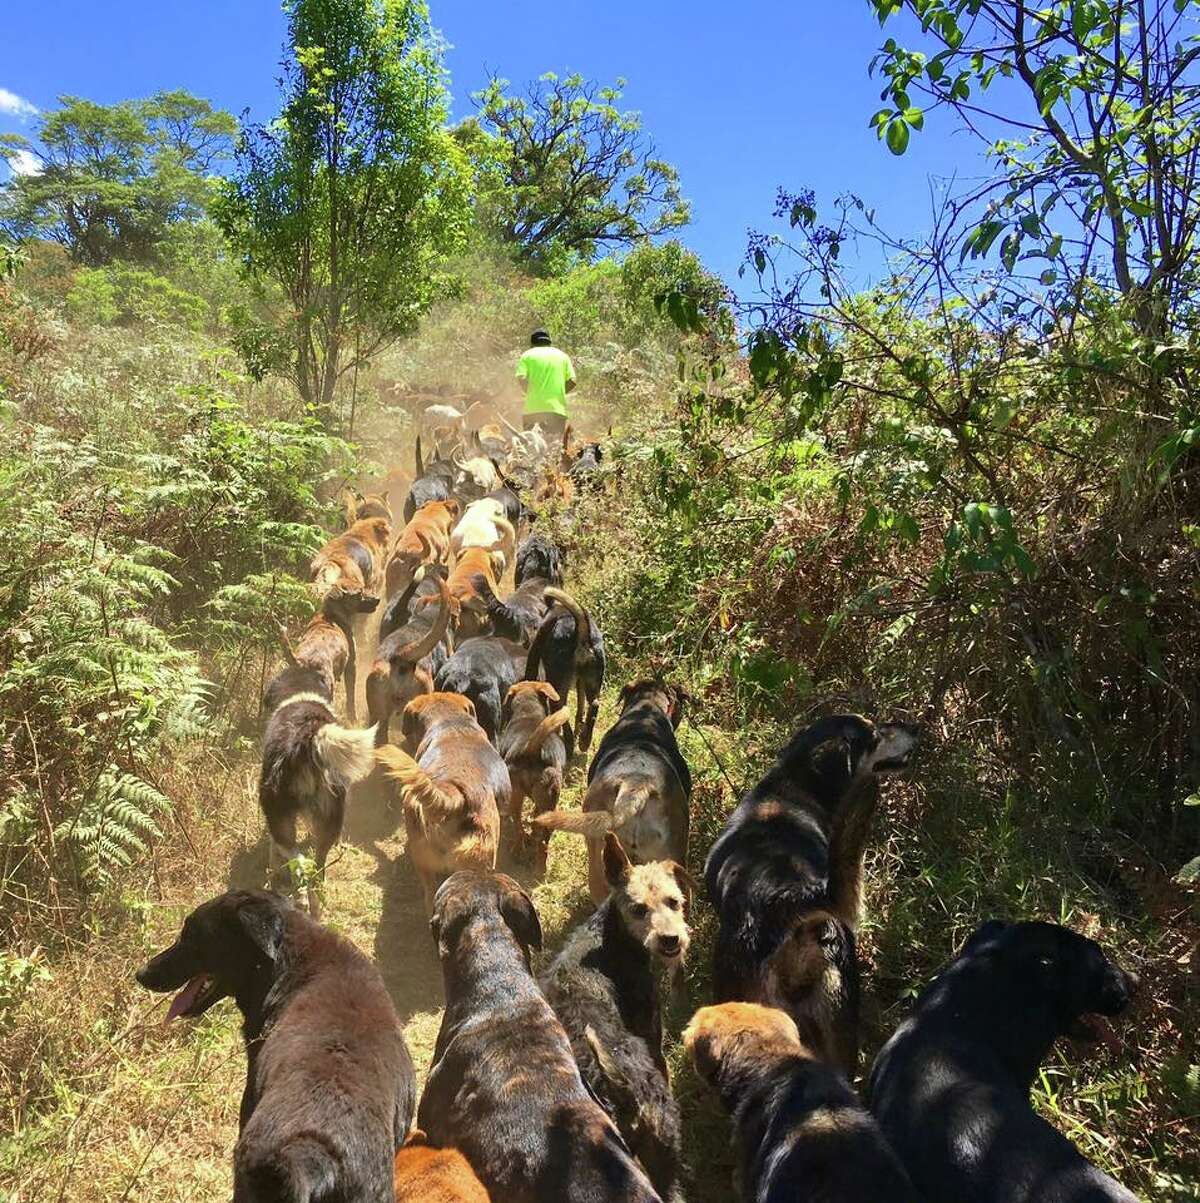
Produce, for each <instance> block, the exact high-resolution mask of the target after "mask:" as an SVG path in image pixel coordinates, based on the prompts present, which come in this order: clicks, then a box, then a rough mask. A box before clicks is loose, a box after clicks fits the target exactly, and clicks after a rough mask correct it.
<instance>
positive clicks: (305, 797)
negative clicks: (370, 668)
mask: <svg viewBox="0 0 1200 1203" xmlns="http://www.w3.org/2000/svg"><path fill="white" fill-rule="evenodd" d="M374 746H375V731H374V729H373V728H370V727H368V728H366V729H365V730H364V729H359V728H353V727H343V726H342V725H341V724H340V723H339V722H338V721H337V715H336V714H335V713H334V711H333V704H332V703H331V702H330V701H328V700H326V696H325V694H324V692H317V693H304V692H302V693H297V694H293V695H292V696H290V697H285V698H284V699H283V700H282V701H281V702H280V703H279V705H278V706H277V707H276V708H275V711H274V713H273V714H272V715H271V717H270V719H269V721H268V722H267V729H266V732H265V733H264V735H263V745H262V765H261V767H260V770H259V778H258V804H259V806H260V807H261V808H262V812H263V818H264V819H265V820H266V824H267V831H268V833H269V835H270V838H271V845H270V851H269V854H268V863H269V868H270V873H271V876H272V879H273V880H274V878H275V877H276V876H277V875H278V873H279V870H280V867H281V866H282V865H284V864H286V863H287V862H288V861H291V860H294V859H295V858H296V857H298V856H299V855H300V847H299V839H298V833H297V824H298V821H299V819H300V818H301V817H303V819H304V821H305V822H306V823H307V824H308V829H309V831H310V832H311V834H312V841H313V860H314V861H315V862H316V868H317V875H318V878H319V879H322V880H323V879H324V875H325V862H326V860H327V859H328V856H329V850H330V849H331V848H332V847H333V846H334V844H336V843H337V842H338V840H339V839H340V838H341V835H342V825H343V823H344V821H345V816H346V792H347V790H349V788H350V786H352V785H354V784H355V783H356V782H358V781H362V780H363V779H364V778H366V777H368V776H370V773H371V770H372V768H373V767H374V763H375V761H374V756H373V751H374ZM308 907H309V910H310V911H311V912H312V914H313V916H314V917H316V916H318V915H319V914H320V889H319V885H318V883H316V882H309V885H308Z"/></svg>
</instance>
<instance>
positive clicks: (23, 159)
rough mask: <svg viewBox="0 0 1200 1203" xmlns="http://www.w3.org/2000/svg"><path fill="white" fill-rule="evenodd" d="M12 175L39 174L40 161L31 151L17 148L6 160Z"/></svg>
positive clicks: (40, 172)
mask: <svg viewBox="0 0 1200 1203" xmlns="http://www.w3.org/2000/svg"><path fill="white" fill-rule="evenodd" d="M8 169H9V171H11V172H12V173H13V175H41V174H42V161H41V159H39V158H38V157H37V155H35V154H34V153H33V152H32V151H28V150H18V151H16V152H15V153H14V154H13V155H12V156H11V157H9V160H8Z"/></svg>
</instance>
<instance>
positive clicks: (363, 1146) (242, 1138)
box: [137, 890, 416, 1203]
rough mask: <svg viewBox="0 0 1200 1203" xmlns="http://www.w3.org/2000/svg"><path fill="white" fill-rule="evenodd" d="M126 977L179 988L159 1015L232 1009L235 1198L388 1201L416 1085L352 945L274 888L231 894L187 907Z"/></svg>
mask: <svg viewBox="0 0 1200 1203" xmlns="http://www.w3.org/2000/svg"><path fill="white" fill-rule="evenodd" d="M137 979H138V981H139V982H140V983H141V984H142V985H143V986H145V987H146V988H147V989H149V990H158V991H169V990H179V994H178V995H177V996H176V997H175V1000H174V1001H173V1002H172V1003H171V1006H170V1009H169V1010H168V1011H167V1018H168V1019H174V1018H176V1017H178V1016H185V1017H187V1018H194V1017H196V1016H198V1015H201V1014H203V1013H204V1012H205V1011H207V1010H208V1008H209V1007H211V1006H212V1005H213V1004H214V1003H216V1002H218V1001H219V1000H220V999H222V998H228V997H232V998H233V999H234V1001H235V1002H236V1003H237V1005H238V1009H239V1010H240V1011H241V1012H242V1017H243V1024H242V1035H243V1038H244V1040H245V1043H246V1059H247V1062H248V1067H247V1075H246V1087H245V1090H244V1091H243V1093H242V1104H241V1110H240V1112H239V1118H238V1130H239V1137H238V1142H237V1147H236V1148H235V1149H234V1153H233V1177H234V1187H233V1197H234V1199H235V1200H236V1203H278V1201H279V1200H284V1199H287V1200H297V1201H298V1200H317V1199H356V1200H361V1203H391V1200H392V1190H393V1160H394V1158H395V1155H396V1150H397V1149H399V1148H400V1146H401V1145H402V1144H403V1142H404V1137H405V1135H406V1133H407V1132H408V1129H409V1125H410V1124H411V1123H412V1115H413V1110H414V1106H415V1103H416V1083H415V1077H414V1074H413V1064H412V1059H411V1058H410V1057H409V1055H408V1048H407V1046H406V1045H405V1043H404V1034H403V1031H402V1030H401V1027H400V1021H399V1019H398V1018H397V1017H396V1011H395V1008H394V1007H393V1006H392V1001H391V999H390V998H389V997H388V992H387V990H386V988H385V987H384V984H383V981H382V979H381V978H380V976H379V971H378V970H377V969H376V968H375V966H374V965H372V964H371V962H370V961H369V960H368V959H367V958H366V957H365V956H363V954H362V953H361V952H359V951H358V949H357V948H355V947H354V945H353V944H351V943H350V942H349V941H348V940H343V939H342V938H341V937H340V936H336V935H334V934H333V932H330V931H327V930H326V929H325V928H323V927H321V926H320V925H319V924H317V923H314V922H313V921H312V920H311V919H309V918H308V916H306V915H304V914H301V913H300V912H299V911H297V910H296V909H295V908H294V907H292V906H289V905H288V904H287V903H286V901H285V900H284V899H282V898H280V897H279V895H277V894H270V893H267V892H265V891H262V890H240V891H237V892H231V893H228V894H223V895H221V896H220V897H218V898H214V899H213V900H212V901H210V902H206V903H204V905H203V906H200V907H198V908H197V909H196V910H194V911H193V912H192V913H191V914H190V915H189V916H188V917H187V918H186V919H185V920H184V922H183V930H182V931H181V932H180V934H179V939H178V940H177V941H176V942H175V943H174V944H173V945H172V946H171V947H170V948H168V949H166V951H164V952H160V953H159V954H158V956H156V957H154V958H153V959H152V960H151V961H150V962H149V963H148V964H147V965H145V966H144V967H143V968H142V969H141V970H139V972H138V975H137Z"/></svg>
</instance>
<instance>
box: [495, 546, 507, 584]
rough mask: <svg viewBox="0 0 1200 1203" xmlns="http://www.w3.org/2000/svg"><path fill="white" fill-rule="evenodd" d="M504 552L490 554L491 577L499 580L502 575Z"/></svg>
mask: <svg viewBox="0 0 1200 1203" xmlns="http://www.w3.org/2000/svg"><path fill="white" fill-rule="evenodd" d="M504 564H505V560H504V552H502V551H493V552H492V576H494V577H495V578H496V579H497V580H499V579H500V578H501V577H502V576H503V575H504Z"/></svg>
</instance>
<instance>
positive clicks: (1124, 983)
mask: <svg viewBox="0 0 1200 1203" xmlns="http://www.w3.org/2000/svg"><path fill="white" fill-rule="evenodd" d="M1137 988H1138V977H1137V974H1136V973H1128V972H1126V971H1125V970H1124V969H1118V968H1117V967H1116V966H1115V965H1113V966H1110V968H1109V970H1108V972H1107V973H1106V974H1105V980H1104V1003H1105V1006H1106V1009H1107V1010H1108V1013H1109V1014H1112V1015H1115V1014H1117V1013H1118V1012H1120V1011H1123V1010H1125V1008H1126V1007H1127V1006H1129V1003H1130V1001H1131V1000H1132V998H1133V996H1134V994H1135V993H1136V992H1137Z"/></svg>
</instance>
